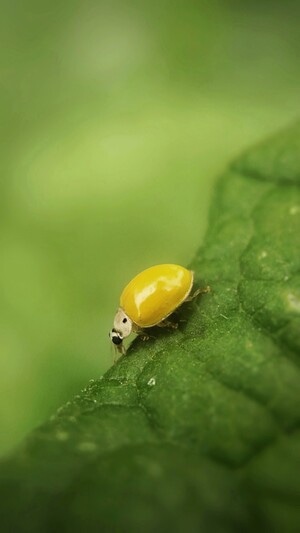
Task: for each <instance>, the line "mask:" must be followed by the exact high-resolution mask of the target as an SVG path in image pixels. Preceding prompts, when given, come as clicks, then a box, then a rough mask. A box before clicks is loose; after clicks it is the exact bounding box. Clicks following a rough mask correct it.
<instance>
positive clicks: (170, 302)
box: [109, 264, 209, 354]
mask: <svg viewBox="0 0 300 533" xmlns="http://www.w3.org/2000/svg"><path fill="white" fill-rule="evenodd" d="M193 282H194V273H193V272H192V271H191V270H187V269H186V268H184V267H182V266H179V265H173V264H163V265H155V266H152V267H150V268H147V269H146V270H143V271H142V272H140V274H138V275H137V276H135V277H134V278H133V279H132V280H131V281H130V282H129V283H128V285H126V287H125V288H124V290H123V292H122V294H121V297H120V307H119V309H118V311H117V313H116V315H115V318H114V326H113V328H112V329H111V331H110V332H109V337H110V339H111V341H112V342H113V344H114V345H115V346H116V348H117V350H118V352H120V353H122V354H124V353H125V347H124V345H123V340H124V339H125V338H126V337H128V336H129V335H130V333H131V332H134V333H137V334H140V335H143V336H144V337H145V338H147V335H145V333H144V329H145V328H151V327H153V326H161V327H164V326H171V327H173V328H176V327H177V325H176V324H174V323H170V322H169V321H168V320H167V318H168V317H169V315H171V314H172V313H173V312H174V311H175V310H176V309H177V308H178V307H179V306H180V305H181V304H182V303H183V302H186V301H190V300H192V299H193V298H195V297H196V296H198V294H200V293H203V292H208V291H209V287H206V288H205V289H198V290H197V291H196V292H195V293H194V294H193V295H192V296H191V291H192V287H193Z"/></svg>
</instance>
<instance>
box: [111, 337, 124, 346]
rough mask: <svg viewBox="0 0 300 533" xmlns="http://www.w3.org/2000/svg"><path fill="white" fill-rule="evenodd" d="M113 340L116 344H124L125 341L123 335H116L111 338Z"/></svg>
mask: <svg viewBox="0 0 300 533" xmlns="http://www.w3.org/2000/svg"><path fill="white" fill-rule="evenodd" d="M111 340H112V342H113V343H114V344H116V345H119V344H122V342H123V339H121V337H118V336H117V335H116V336H113V337H112V338H111Z"/></svg>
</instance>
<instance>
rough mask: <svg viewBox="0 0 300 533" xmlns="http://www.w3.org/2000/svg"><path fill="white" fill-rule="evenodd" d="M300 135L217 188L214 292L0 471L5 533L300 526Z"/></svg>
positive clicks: (251, 160) (211, 257) (203, 252)
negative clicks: (172, 329)
mask: <svg viewBox="0 0 300 533" xmlns="http://www.w3.org/2000/svg"><path fill="white" fill-rule="evenodd" d="M299 179H300V126H299V125H296V126H294V127H293V128H291V129H290V130H288V131H286V132H284V133H282V134H280V135H278V136H276V137H274V138H273V139H271V140H269V141H267V142H266V143H264V144H261V145H259V146H258V147H256V148H254V149H252V150H250V151H249V152H248V153H247V154H245V155H244V156H243V157H241V158H240V159H239V160H238V161H237V162H235V163H234V164H233V165H232V166H231V167H230V168H229V169H228V171H227V172H226V173H225V174H224V176H223V177H222V178H221V180H220V182H219V183H218V186H217V189H216V193H215V198H214V200H213V206H212V211H211V218H210V223H209V230H208V234H207V237H206V240H205V243H204V245H203V247H202V248H201V249H200V250H199V253H198V254H197V257H196V258H195V261H194V262H193V265H192V268H193V269H194V270H195V273H196V282H197V285H199V286H201V285H203V286H205V285H206V284H209V285H210V286H211V289H212V291H211V293H210V294H206V295H203V296H202V297H201V298H200V299H199V300H198V301H194V302H192V303H191V304H186V305H185V306H183V307H182V308H181V309H180V311H179V313H178V320H179V324H180V326H179V329H178V331H176V333H174V332H168V331H165V330H157V331H156V329H154V330H153V331H154V332H153V338H152V339H151V340H150V341H148V342H144V343H143V342H142V341H141V340H139V339H137V340H136V341H134V342H133V344H132V346H131V347H130V349H129V351H128V353H127V355H126V356H125V357H122V359H121V360H120V361H119V362H118V363H117V364H116V365H115V366H113V367H112V368H111V369H110V370H109V371H108V372H107V373H106V375H105V376H104V377H103V378H102V379H99V380H97V381H95V382H92V383H90V384H89V385H88V387H87V388H86V389H85V390H83V391H82V392H81V393H80V395H78V396H77V397H75V399H74V400H73V401H72V402H69V403H68V404H67V405H66V406H64V407H62V408H61V409H59V411H58V412H57V414H56V415H55V416H54V417H53V418H52V419H51V420H50V421H49V422H48V423H46V424H45V425H44V426H42V427H41V428H40V429H38V430H36V431H35V432H34V433H33V434H32V435H31V436H30V438H29V439H28V440H27V442H26V443H25V444H24V445H23V446H22V447H21V448H20V449H19V450H18V451H17V452H16V453H15V455H14V456H12V457H11V458H10V459H8V460H6V461H4V462H2V465H1V469H0V472H1V483H0V495H1V502H2V503H1V505H2V508H3V513H2V521H1V524H2V526H3V527H2V530H5V529H6V530H9V531H14V532H15V531H30V532H35V531H38V532H40V531H72V532H74V531H80V532H82V531H95V530H97V531H126V532H127V531H130V532H135V531H146V532H147V531H175V532H194V531H195V532H196V531H197V532H198V531H201V532H213V533H216V532H217V533H218V532H232V531H243V532H247V531H249V532H250V531H254V530H256V531H262V532H265V531H280V532H283V531H284V532H291V531H297V530H298V531H299V528H300V505H299V503H300V502H299V499H300V498H299V496H300V476H299V464H300V463H299V461H300V359H299V351H300V350H299V348H300V277H299V272H300V254H299V244H300V243H299V236H300V231H299V229H300V195H299Z"/></svg>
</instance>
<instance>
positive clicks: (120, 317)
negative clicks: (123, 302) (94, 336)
mask: <svg viewBox="0 0 300 533" xmlns="http://www.w3.org/2000/svg"><path fill="white" fill-rule="evenodd" d="M113 330H115V331H116V332H117V333H119V334H120V337H121V338H122V339H125V337H128V336H129V335H130V333H131V332H132V320H130V318H129V316H127V315H126V313H124V311H123V309H121V307H119V309H118V311H117V312H116V316H115V319H114V327H113Z"/></svg>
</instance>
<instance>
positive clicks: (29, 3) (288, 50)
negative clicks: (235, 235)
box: [0, 0, 300, 454]
mask: <svg viewBox="0 0 300 533" xmlns="http://www.w3.org/2000/svg"><path fill="white" fill-rule="evenodd" d="M299 7H300V6H299V3H298V5H297V3H294V2H293V3H292V2H274V1H271V0H270V1H262V2H258V1H243V2H238V1H225V0H223V1H221V0H220V1H198V2H196V1H192V0H188V1H183V0H182V1H163V2H152V1H149V0H148V1H140V2H137V1H131V0H125V1H124V0H123V1H121V0H120V1H118V0H117V1H106V2H105V1H96V0H86V1H85V2H80V1H77V2H70V1H65V2H61V1H57V0H51V2H50V1H46V2H37V0H25V1H23V2H21V1H16V2H11V1H9V0H5V1H3V0H2V1H1V19H0V39H1V46H0V67H1V78H0V79H1V100H0V118H1V122H0V123H1V147H0V151H1V185H0V186H1V197H0V200H1V228H0V254H1V261H0V272H1V275H0V295H1V299H0V332H1V333H0V350H1V360H0V427H1V436H0V453H1V454H3V453H6V452H7V451H8V450H9V449H10V448H11V447H13V446H14V445H15V444H16V443H18V442H19V441H20V439H21V438H22V437H23V435H24V434H26V432H28V431H29V430H30V429H31V428H32V427H34V426H35V425H37V424H38V423H40V422H41V421H42V420H44V419H45V418H46V417H47V416H48V415H49V414H51V412H53V411H54V410H55V409H56V408H57V407H58V406H59V405H60V404H61V403H62V402H64V401H66V400H67V399H68V398H69V397H70V396H71V395H73V394H76V391H78V390H79V389H80V388H82V387H83V386H85V384H86V382H87V380H89V379H93V378H97V377H99V376H100V375H101V374H102V373H103V371H104V370H105V369H107V368H108V367H109V366H110V365H111V363H112V354H111V351H110V346H109V341H108V330H109V328H110V326H111V322H112V319H113V315H114V312H115V309H116V307H117V305H118V297H119V293H120V290H121V288H122V287H123V285H124V283H126V282H127V281H128V280H129V279H130V278H131V277H132V276H133V275H134V274H136V273H137V272H139V271H140V270H141V269H143V268H145V267H147V266H150V265H152V264H155V263H159V262H179V263H182V264H184V265H186V264H188V263H189V261H190V260H191V258H192V257H193V254H194V252H195V250H196V248H197V247H198V245H199V244H200V243H201V239H202V237H203V235H204V232H205V227H206V224H207V212H208V207H209V202H210V197H211V191H212V187H213V184H214V181H215V178H216V176H217V175H218V174H219V173H220V172H221V171H222V169H223V168H224V166H225V165H226V164H227V162H228V161H230V159H231V158H232V157H234V156H235V155H236V154H238V153H239V152H240V151H241V150H242V149H244V148H245V147H246V146H248V145H250V144H252V143H253V142H256V141H258V140H259V139H260V138H261V137H264V136H265V135H267V134H268V133H270V132H272V131H273V130H277V129H279V128H280V127H282V126H284V125H285V124H287V123H288V122H289V121H291V120H294V119H296V118H297V116H298V114H299V104H300V101H299V84H300V69H299V53H300V38H299V14H300V9H299Z"/></svg>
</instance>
